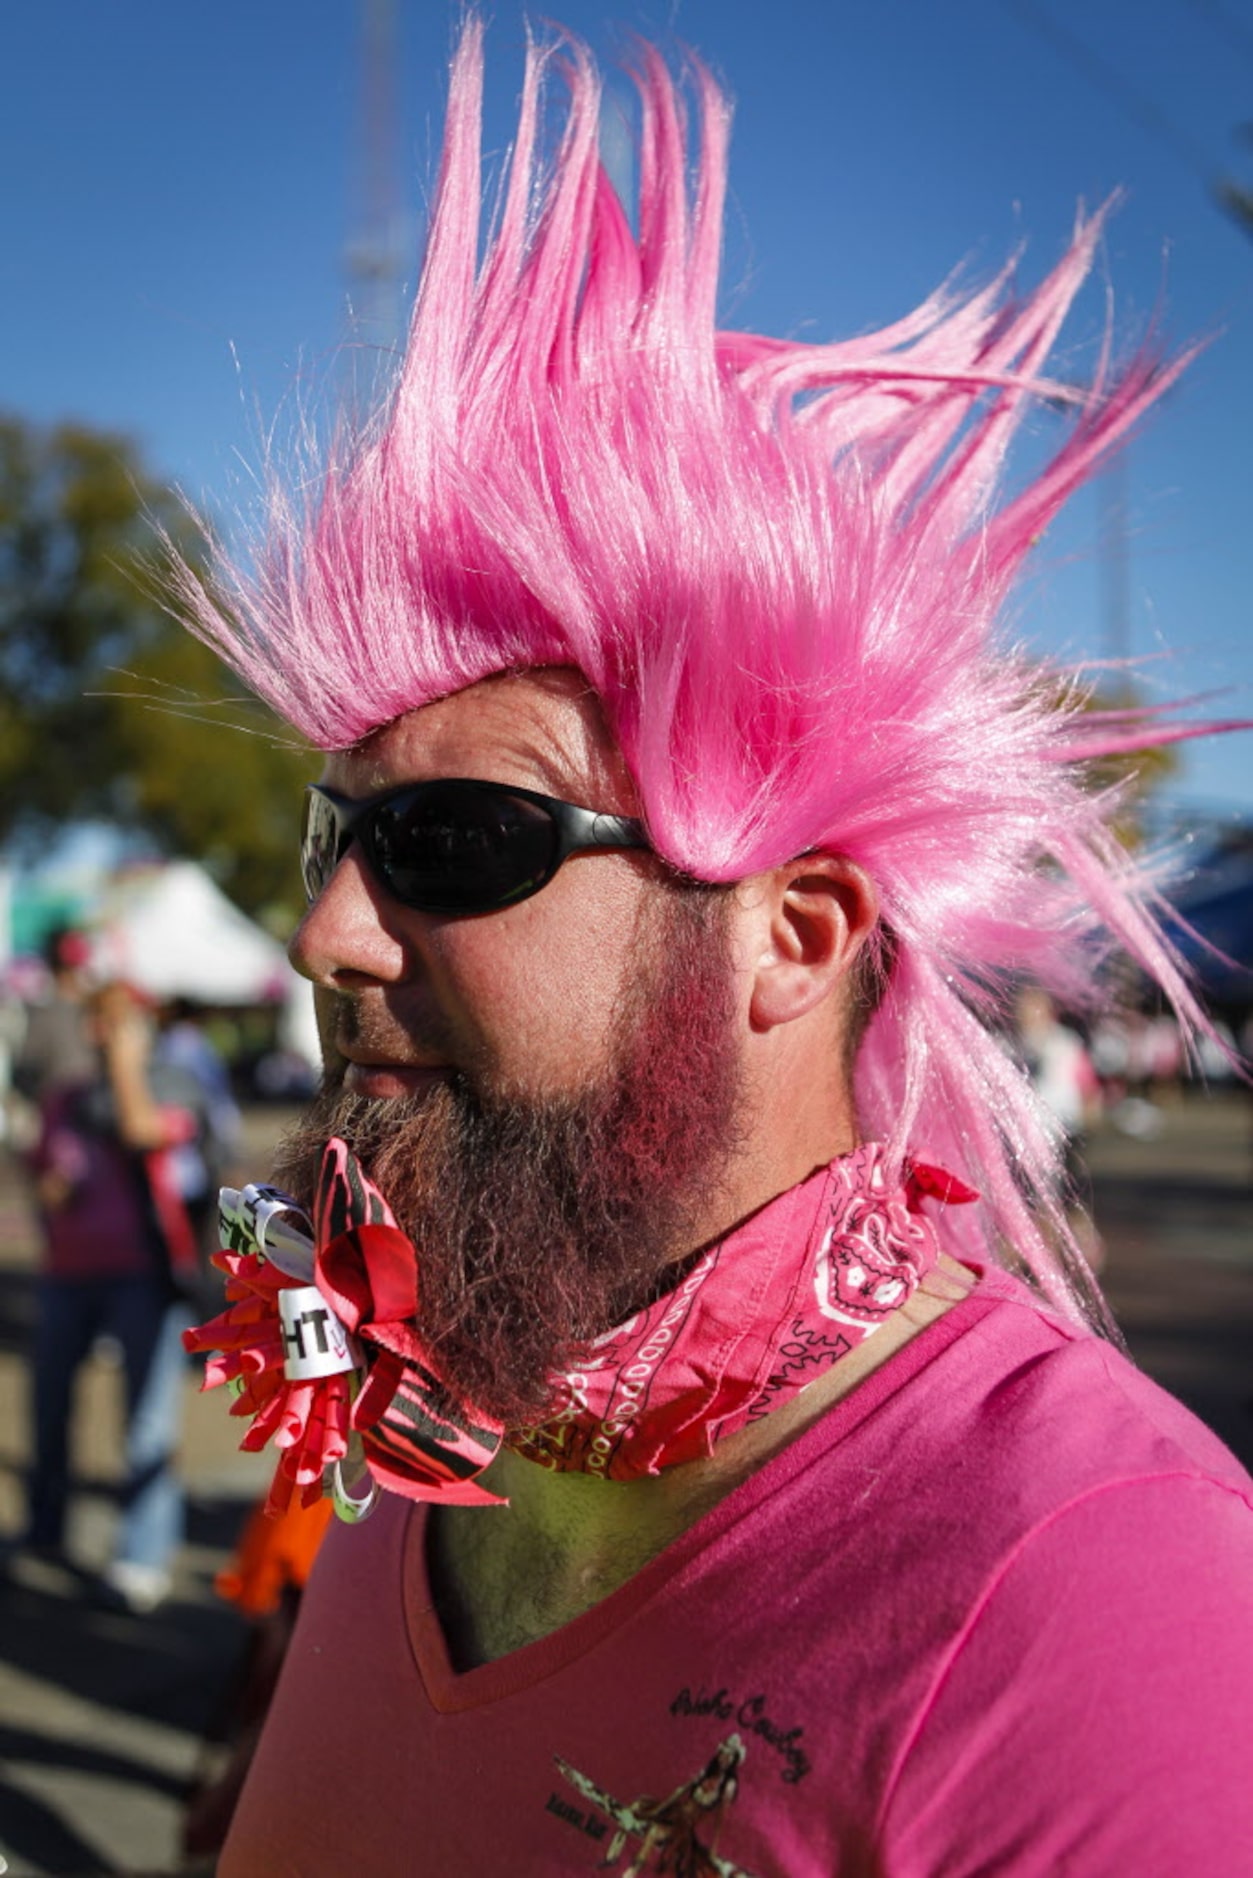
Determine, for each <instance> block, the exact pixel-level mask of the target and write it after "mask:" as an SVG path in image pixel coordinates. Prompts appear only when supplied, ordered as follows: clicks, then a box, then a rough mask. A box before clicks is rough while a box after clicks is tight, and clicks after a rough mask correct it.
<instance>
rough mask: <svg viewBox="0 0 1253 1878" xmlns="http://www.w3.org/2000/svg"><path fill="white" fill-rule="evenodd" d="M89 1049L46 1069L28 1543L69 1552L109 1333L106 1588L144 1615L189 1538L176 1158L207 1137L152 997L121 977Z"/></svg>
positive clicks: (39, 1146) (99, 1000)
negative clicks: (75, 1410) (51, 1073)
mask: <svg viewBox="0 0 1253 1878" xmlns="http://www.w3.org/2000/svg"><path fill="white" fill-rule="evenodd" d="M86 1028H87V1037H88V1046H89V1047H88V1052H87V1054H86V1055H85V1056H84V1057H82V1058H81V1059H77V1058H70V1057H69V1056H68V1055H67V1057H66V1059H65V1060H66V1063H67V1064H68V1066H69V1072H70V1073H64V1072H62V1073H61V1075H60V1078H59V1079H57V1080H51V1081H45V1082H44V1084H43V1086H42V1088H41V1093H40V1103H39V1108H40V1129H39V1138H38V1141H37V1143H36V1145H35V1148H34V1150H33V1153H32V1155H31V1171H32V1174H33V1177H34V1185H35V1195H36V1201H37V1206H38V1212H39V1220H40V1225H41V1228H42V1235H43V1248H44V1249H43V1262H42V1268H41V1272H40V1279H39V1288H38V1310H37V1319H36V1327H35V1343H34V1350H33V1356H32V1374H31V1383H32V1401H33V1412H34V1414H33V1419H34V1436H35V1439H34V1461H33V1467H32V1473H31V1478H30V1488H29V1518H28V1524H27V1528H26V1533H25V1540H24V1543H25V1545H26V1546H27V1547H28V1548H30V1549H32V1550H34V1551H37V1552H39V1553H41V1554H44V1555H51V1556H53V1557H58V1556H61V1555H63V1549H64V1543H65V1526H66V1514H67V1508H68V1500H69V1488H70V1471H69V1433H70V1422H71V1409H72V1402H73V1388H74V1380H75V1377H76V1375H77V1373H78V1370H79V1368H80V1366H81V1364H82V1363H83V1361H84V1360H85V1358H86V1357H87V1356H88V1355H89V1354H90V1353H91V1351H92V1348H93V1346H94V1345H95V1344H96V1342H97V1340H99V1339H102V1338H107V1339H110V1340H111V1341H112V1343H113V1344H114V1345H115V1347H116V1349H117V1351H118V1353H119V1355H120V1359H121V1365H122V1372H123V1381H124V1391H125V1466H126V1478H125V1483H124V1488H123V1505H122V1515H121V1519H120V1522H119V1527H118V1532H117V1537H116V1543H115V1547H114V1554H113V1558H112V1560H111V1562H110V1564H109V1565H108V1567H107V1568H106V1571H105V1574H104V1580H103V1584H104V1589H105V1590H106V1592H107V1593H109V1594H112V1595H114V1596H116V1597H117V1598H118V1599H119V1600H120V1601H121V1602H122V1603H124V1604H125V1605H127V1606H128V1607H129V1608H131V1609H133V1610H136V1611H143V1610H147V1609H151V1608H152V1607H153V1606H154V1605H155V1604H157V1603H159V1602H160V1601H161V1600H162V1599H163V1598H164V1597H165V1595H166V1594H167V1592H168V1591H169V1588H170V1582H171V1577H170V1573H171V1563H172V1559H173V1554H174V1551H175V1548H176V1547H177V1545H178V1543H179V1541H180V1539H181V1537H182V1518H183V1507H182V1490H181V1487H180V1485H179V1482H178V1479H177V1476H176V1473H175V1469H174V1457H175V1450H176V1448H177V1444H178V1434H179V1421H180V1405H181V1397H182V1388H183V1382H184V1378H185V1375H186V1359H185V1356H184V1353H183V1350H182V1332H183V1330H184V1329H185V1328H186V1326H187V1324H188V1322H189V1321H190V1312H189V1309H188V1305H187V1303H186V1301H185V1290H186V1288H187V1287H188V1286H190V1285H192V1284H193V1283H194V1280H195V1276H196V1270H197V1254H196V1242H195V1234H194V1229H193V1227H192V1223H191V1220H190V1218H189V1217H188V1214H187V1211H186V1208H185V1206H184V1205H183V1201H182V1197H181V1194H180V1192H179V1186H178V1179H177V1170H176V1166H175V1163H174V1156H175V1154H176V1153H177V1152H178V1151H179V1150H180V1149H182V1148H185V1147H187V1146H189V1145H191V1146H194V1145H195V1143H196V1142H197V1140H198V1138H199V1136H200V1133H201V1122H200V1118H199V1113H198V1097H197V1092H196V1089H195V1086H194V1084H193V1082H192V1080H191V1079H190V1078H189V1077H187V1076H186V1075H185V1074H184V1073H182V1072H179V1071H175V1070H171V1069H169V1068H168V1067H167V1068H166V1069H165V1070H154V1068H153V1066H152V1063H151V1051H152V1023H151V1017H150V1012H149V1009H148V1007H147V1005H146V1002H145V1001H144V1000H143V999H141V998H140V997H139V995H138V994H137V993H135V992H134V991H132V990H131V988H130V987H129V986H127V985H125V984H123V983H116V982H115V983H111V984H107V985H103V986H101V987H100V988H99V989H97V990H96V991H95V992H94V993H93V994H92V996H91V998H90V1001H89V1003H88V1007H87V1017H86Z"/></svg>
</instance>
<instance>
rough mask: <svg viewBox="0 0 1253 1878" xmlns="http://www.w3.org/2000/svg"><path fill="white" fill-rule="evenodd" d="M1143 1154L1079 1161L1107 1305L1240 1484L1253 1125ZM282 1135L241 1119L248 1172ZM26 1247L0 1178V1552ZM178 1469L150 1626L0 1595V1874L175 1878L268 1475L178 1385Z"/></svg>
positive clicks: (27, 1276) (81, 1427) (1132, 1144)
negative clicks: (250, 1513) (175, 1515)
mask: <svg viewBox="0 0 1253 1878" xmlns="http://www.w3.org/2000/svg"><path fill="white" fill-rule="evenodd" d="M1163 1119H1164V1131H1163V1133H1162V1134H1161V1135H1160V1137H1159V1138H1157V1139H1155V1140H1152V1141H1148V1142H1145V1141H1134V1140H1129V1139H1126V1138H1124V1137H1122V1136H1120V1135H1118V1134H1116V1133H1114V1132H1113V1131H1108V1130H1107V1131H1105V1132H1103V1133H1102V1134H1101V1135H1100V1136H1099V1137H1098V1138H1097V1140H1096V1141H1095V1142H1094V1143H1093V1151H1092V1157H1091V1158H1092V1165H1093V1172H1094V1177H1095V1191H1096V1205H1097V1216H1098V1220H1099V1223H1100V1226H1101V1229H1102V1231H1103V1233H1104V1235H1105V1238H1106V1242H1107V1246H1108V1263H1107V1266H1106V1271H1105V1283H1106V1288H1107V1291H1108V1292H1109V1294H1110V1297H1111V1299H1112V1301H1113V1303H1114V1305H1115V1308H1116V1310H1117V1312H1118V1315H1119V1318H1120V1321H1121V1322H1122V1324H1123V1327H1124V1329H1125V1331H1126V1333H1127V1336H1128V1339H1129V1341H1130V1343H1131V1345H1132V1349H1133V1351H1134V1353H1135V1354H1136V1355H1137V1357H1138V1358H1139V1360H1140V1361H1141V1362H1142V1363H1143V1364H1144V1366H1145V1367H1146V1368H1147V1369H1149V1370H1150V1371H1151V1372H1152V1373H1153V1374H1154V1375H1156V1376H1157V1377H1158V1378H1159V1379H1160V1380H1161V1381H1163V1382H1164V1383H1165V1384H1166V1385H1167V1386H1168V1387H1170V1388H1172V1389H1173V1390H1175V1392H1176V1393H1177V1394H1179V1395H1181V1396H1183V1397H1184V1399H1185V1400H1187V1401H1188V1402H1189V1403H1190V1404H1191V1405H1192V1406H1193V1407H1194V1408H1195V1409H1196V1410H1197V1412H1198V1413H1199V1414H1201V1415H1203V1416H1204V1417H1205V1419H1206V1420H1208V1421H1209V1422H1210V1423H1211V1425H1212V1426H1213V1427H1214V1428H1216V1429H1217V1430H1218V1432H1219V1433H1220V1434H1221V1435H1222V1436H1223V1437H1224V1439H1225V1440H1227V1441H1228V1442H1229V1443H1230V1444H1231V1445H1232V1446H1233V1447H1234V1448H1236V1450H1237V1451H1238V1452H1239V1453H1240V1454H1241V1455H1242V1457H1243V1458H1244V1460H1245V1463H1246V1465H1249V1466H1253V1105H1251V1104H1250V1103H1249V1101H1248V1100H1247V1099H1244V1098H1234V1097H1228V1098H1223V1099H1216V1100H1213V1101H1202V1100H1190V1101H1188V1102H1186V1103H1182V1104H1177V1105H1175V1106H1173V1107H1171V1108H1169V1109H1167V1110H1165V1111H1164V1115H1163ZM279 1120H281V1118H279V1117H276V1116H275V1115H274V1114H272V1113H261V1114H257V1115H254V1116H252V1117H251V1118H250V1125H251V1132H252V1137H253V1140H252V1154H253V1157H254V1158H252V1159H251V1160H250V1163H249V1164H250V1165H252V1166H256V1167H257V1168H260V1167H261V1166H262V1165H263V1164H264V1159H265V1152H266V1146H267V1142H268V1141H269V1140H270V1139H271V1138H272V1136H273V1133H274V1131H275V1128H276V1126H277V1125H278V1122H279ZM33 1260H34V1246H33V1243H32V1237H31V1232H30V1224H29V1220H28V1218H27V1215H26V1211H25V1208H24V1206H23V1204H22V1200H21V1195H20V1191H19V1189H18V1187H17V1186H16V1184H15V1182H14V1180H13V1178H12V1174H11V1170H5V1169H4V1168H3V1166H0V1537H2V1536H3V1535H4V1534H5V1533H13V1532H15V1531H16V1530H17V1527H18V1524H19V1521H20V1518H21V1505H22V1501H21V1475H22V1469H23V1467H24V1465H25V1460H26V1454H27V1432H26V1416H25V1399H24V1366H23V1359H22V1347H23V1342H24V1338H25V1334H26V1329H27V1326H28V1325H29V1322H30V1315H31V1304H32V1292H31V1273H32V1267H33ZM117 1381H118V1379H117V1376H116V1374H115V1373H114V1372H113V1370H112V1369H111V1368H110V1366H109V1365H108V1363H107V1362H105V1361H100V1360H93V1362H92V1363H91V1364H90V1365H89V1367H88V1371H87V1373H86V1374H85V1375H84V1377H83V1381H82V1387H81V1391H80V1397H79V1403H78V1415H77V1428H76V1438H77V1471H78V1476H79V1484H80V1489H81V1491H80V1494H79V1499H78V1503H77V1507H76V1520H75V1528H74V1532H73V1534H72V1542H73V1545H74V1547H75V1549H76V1554H77V1556H78V1557H79V1558H81V1560H82V1562H83V1564H84V1565H85V1566H90V1565H91V1564H92V1563H93V1562H95V1563H98V1562H100V1561H102V1560H103V1559H104V1558H105V1557H106V1555H107V1548H108V1535H109V1529H110V1524H111V1518H112V1512H113V1494H114V1492H115V1489H116V1480H117V1464H116V1454H117V1449H118V1429H119V1414H118V1400H117V1397H118V1390H117ZM183 1467H184V1474H185V1477H186V1480H187V1483H188V1488H189V1493H190V1532H189V1543H188V1545H187V1546H186V1547H185V1549H184V1551H183V1553H182V1555H181V1557H180V1560H179V1569H178V1577H177V1587H176V1596H175V1597H174V1598H173V1599H172V1600H171V1602H170V1603H169V1604H168V1605H165V1606H163V1607H162V1608H161V1610H159V1611H158V1612H156V1613H154V1614H153V1615H152V1616H150V1617H146V1618H142V1619H140V1618H128V1617H121V1616H117V1615H112V1614H107V1613H105V1612H102V1611H98V1610H94V1609H93V1608H92V1607H91V1606H90V1604H89V1603H88V1602H87V1601H86V1600H85V1599H84V1597H83V1595H82V1582H81V1581H80V1580H78V1579H76V1578H75V1577H74V1576H73V1575H72V1574H69V1573H66V1572H63V1571H59V1570H56V1569H54V1568H52V1567H50V1566H43V1567H39V1566H36V1565H34V1564H27V1565H25V1566H22V1567H18V1568H15V1569H14V1573H13V1575H12V1577H11V1578H10V1580H9V1582H8V1583H7V1584H0V1873H3V1872H6V1871H7V1872H9V1873H15V1874H41V1873H43V1874H51V1873H58V1874H73V1875H74V1878H98V1875H99V1874H104V1873H126V1874H129V1875H131V1878H136V1875H138V1874H144V1875H146V1878H156V1874H168V1873H172V1872H174V1871H176V1870H177V1869H178V1866H177V1858H176V1847H177V1843H178V1821H179V1817H180V1809H181V1804H182V1799H183V1795H184V1793H185V1791H186V1786H187V1782H188V1780H189V1779H190V1777H191V1776H192V1774H193V1773H194V1770H195V1768H196V1766H197V1763H198V1759H199V1756H200V1753H201V1745H200V1744H201V1740H202V1736H203V1733H204V1730H205V1727H206V1725H207V1724H208V1723H209V1722H210V1720H211V1718H212V1715H213V1711H214V1708H215V1705H216V1704H217V1703H218V1702H219V1701H220V1699H221V1694H222V1691H223V1688H224V1685H225V1683H226V1680H227V1678H228V1676H229V1674H230V1670H231V1667H232V1664H233V1662H234V1660H235V1656H236V1653H237V1651H238V1649H239V1645H240V1630H239V1626H238V1625H237V1623H236V1621H235V1619H234V1617H233V1616H232V1614H231V1612H230V1611H229V1610H227V1609H226V1608H225V1607H223V1606H222V1605H221V1604H220V1603H219V1602H218V1600H217V1599H216V1598H215V1597H214V1595H213V1591H212V1578H213V1573H214V1572H215V1570H216V1569H217V1568H218V1567H219V1566H220V1565H221V1563H222V1562H223V1561H224V1559H225V1557H226V1554H227V1552H228V1550H229V1548H230V1545H231V1543H232V1540H233V1538H234V1535H235V1533H236V1531H237V1529H238V1525H239V1522H240V1519H241V1516H242V1514H243V1512H244V1511H245V1510H246V1508H247V1507H248V1506H249V1505H250V1504H251V1502H252V1500H253V1499H254V1498H255V1497H256V1496H257V1494H258V1493H259V1492H260V1491H261V1489H262V1488H263V1486H264V1483H265V1480H266V1477H267V1474H268V1469H269V1462H268V1461H267V1460H266V1459H265V1458H264V1457H244V1456H241V1455H240V1454H239V1453H238V1452H237V1451H236V1448H235V1434H234V1431H233V1430H232V1429H231V1428H230V1426H229V1425H228V1423H227V1419H226V1417H225V1415H224V1414H223V1412H222V1406H221V1402H220V1400H218V1399H216V1398H215V1397H212V1396H210V1397H199V1396H197V1395H196V1394H195V1393H194V1391H193V1389H192V1387H191V1385H190V1384H189V1391H188V1401H187V1424H186V1436H185V1440H184V1445H183Z"/></svg>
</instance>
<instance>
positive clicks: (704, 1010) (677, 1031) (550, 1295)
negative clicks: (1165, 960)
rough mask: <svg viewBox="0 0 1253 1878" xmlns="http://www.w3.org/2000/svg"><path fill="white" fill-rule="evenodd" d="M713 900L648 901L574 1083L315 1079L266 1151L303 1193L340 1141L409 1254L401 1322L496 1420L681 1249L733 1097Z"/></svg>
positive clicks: (699, 1207) (717, 903) (680, 889)
mask: <svg viewBox="0 0 1253 1878" xmlns="http://www.w3.org/2000/svg"><path fill="white" fill-rule="evenodd" d="M726 904H727V903H726V897H725V894H723V893H721V892H719V891H718V890H710V889H700V888H695V887H687V886H684V885H674V886H666V887H664V888H660V889H659V890H658V898H657V900H656V901H650V902H648V905H649V906H650V907H651V908H654V909H656V910H654V911H653V913H652V915H651V917H650V918H649V920H648V921H647V924H646V926H645V928H644V930H643V931H642V932H641V934H640V935H639V936H638V937H637V941H636V948H635V950H636V953H637V955H638V959H637V967H636V970H635V971H634V973H633V975H632V979H631V983H630V985H629V987H628V990H627V992H626V995H625V997H624V1002H623V1004H622V1006H621V1007H620V1009H619V1013H618V1017H617V1021H616V1023H615V1026H614V1030H615V1035H614V1039H613V1046H614V1047H613V1049H612V1053H611V1057H610V1068H609V1070H608V1071H607V1072H606V1074H605V1075H604V1076H603V1077H601V1078H600V1079H599V1080H598V1081H597V1082H596V1083H595V1084H594V1085H592V1086H590V1087H589V1088H587V1089H585V1090H583V1091H582V1092H580V1093H579V1094H577V1095H575V1096H562V1097H558V1098H552V1099H548V1100H542V1099H534V1098H522V1097H519V1096H518V1095H517V1094H509V1093H502V1092H498V1091H494V1090H492V1089H488V1088H482V1087H477V1086H475V1084H474V1082H472V1081H471V1080H470V1079H469V1078H467V1077H466V1076H464V1075H457V1076H455V1077H452V1078H450V1079H449V1081H448V1082H447V1083H446V1084H444V1085H442V1086H440V1087H439V1088H437V1089H435V1090H433V1091H431V1092H430V1093H429V1094H425V1095H423V1096H420V1097H414V1098H411V1099H402V1098H393V1099H390V1100H387V1101H377V1100H373V1099H370V1098H366V1097H360V1096H351V1095H345V1094H343V1093H342V1092H341V1091H339V1090H337V1089H330V1090H327V1091H324V1093H323V1094H322V1095H321V1096H319V1098H318V1099H317V1100H316V1101H315V1102H314V1104H313V1106H312V1107H311V1108H310V1110H309V1111H308V1113H307V1115H306V1116H305V1118H304V1119H303V1121H302V1123H301V1125H300V1126H299V1127H298V1128H297V1129H296V1130H295V1131H294V1132H293V1133H292V1134H291V1135H289V1136H288V1137H287V1138H286V1140H285V1141H284V1143H283V1144H282V1145H281V1147H280V1150H279V1157H278V1161H277V1164H276V1169H275V1178H276V1180H277V1182H278V1184H279V1185H281V1186H285V1187H287V1189H288V1190H289V1191H291V1192H292V1193H294V1194H295V1195H296V1197H297V1198H298V1199H300V1200H302V1201H303V1202H304V1203H305V1204H306V1205H307V1204H308V1203H309V1201H310V1199H311V1197H312V1193H313V1189H314V1186H315V1183H316V1180H317V1172H318V1167H319V1165H320V1161H321V1156H322V1150H323V1148H324V1146H325V1143H326V1142H327V1140H328V1139H330V1137H331V1136H333V1135H338V1136H340V1137H341V1138H342V1139H344V1140H345V1141H347V1142H348V1144H349V1145H350V1146H351V1147H352V1148H353V1150H354V1152H355V1153H356V1154H357V1155H358V1156H359V1157H360V1159H361V1160H362V1162H363V1164H364V1165H365V1167H366V1168H367V1170H368V1171H369V1173H370V1174H371V1176H372V1178H373V1179H374V1180H375V1181H376V1183H377V1184H378V1186H379V1187H380V1189H381V1190H382V1191H383V1193H384V1194H385V1195H386V1196H387V1199H388V1201H389V1203H390V1205H391V1207H392V1209H393V1211H394V1212H395V1214H396V1218H397V1220H398V1222H399V1224H400V1226H401V1227H402V1229H403V1230H404V1231H405V1232H406V1233H407V1234H408V1236H409V1237H410V1238H411V1239H412V1240H413V1242H414V1244H415V1246H416V1247H417V1248H418V1265H419V1277H418V1284H419V1304H418V1312H417V1328H418V1329H419V1330H420V1331H421V1333H422V1335H423V1336H424V1337H425V1338H426V1340H427V1341H428V1343H429V1344H430V1346H431V1348H432V1351H433V1353H434V1355H435V1357H436V1360H437V1361H438V1363H439V1365H440V1368H441V1369H442V1371H443V1374H444V1376H445V1378H446V1380H447V1382H448V1384H449V1386H450V1388H452V1389H453V1390H454V1391H456V1392H457V1393H458V1394H460V1395H461V1396H462V1397H463V1398H464V1399H465V1400H467V1401H468V1402H470V1403H473V1404H474V1405H475V1406H476V1407H477V1408H478V1409H480V1410H481V1411H483V1412H485V1413H486V1414H488V1415H492V1416H495V1417H496V1418H497V1419H498V1420H499V1421H501V1422H503V1423H504V1424H505V1426H506V1427H514V1428H517V1427H523V1426H526V1425H528V1424H531V1423H534V1422H535V1421H537V1420H539V1419H542V1418H543V1415H544V1412H545V1410H546V1408H547V1406H548V1404H549V1400H550V1395H551V1388H550V1384H549V1378H550V1377H551V1376H552V1375H553V1374H555V1373H557V1372H559V1371H560V1370H562V1369H566V1368H569V1367H571V1366H572V1365H573V1364H574V1363H575V1362H576V1361H577V1360H578V1358H579V1356H580V1353H582V1352H585V1351H586V1348H587V1346H588V1344H589V1343H590V1342H591V1341H592V1339H594V1338H596V1337H598V1336H601V1335H603V1333H604V1332H605V1331H607V1330H610V1329H612V1328H613V1326H614V1325H615V1324H618V1323H620V1322H622V1320H623V1319H624V1318H626V1317H629V1316H630V1315H631V1313H632V1312H633V1311H636V1310H638V1309H639V1308H640V1307H641V1305H643V1304H644V1303H646V1302H648V1301H649V1300H650V1299H651V1298H652V1297H655V1296H657V1295H659V1294H660V1293H661V1292H663V1291H664V1290H665V1289H666V1288H667V1285H668V1283H669V1282H675V1281H676V1279H677V1273H676V1272H675V1271H674V1267H675V1264H676V1261H679V1260H681V1259H682V1258H683V1257H684V1255H685V1254H687V1253H689V1252H691V1251H693V1250H694V1249H695V1247H696V1243H697V1240H698V1238H699V1236H700V1228H699V1226H698V1224H697V1222H698V1221H699V1220H701V1219H703V1218H707V1217H708V1214H709V1209H710V1205H711V1202H712V1201H713V1200H714V1199H715V1197H716V1195H717V1191H718V1187H719V1183H720V1181H721V1179H722V1176H723V1175H724V1173H725V1170H726V1167H727V1163H728V1161H729V1159H730V1157H731V1154H732V1151H733V1149H734V1147H735V1144H736V1142H737V1140H738V1138H739V1129H740V1118H741V1108H742V1102H741V1076H740V1070H739V1059H738V1053H737V1050H736V1046H735V1040H734V1029H733V1024H732V1012H733V1010H734V1000H733V983H732V968H731V962H730V953H729V945H728V936H727V934H728V929H727V920H726V916H725V909H726Z"/></svg>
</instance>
